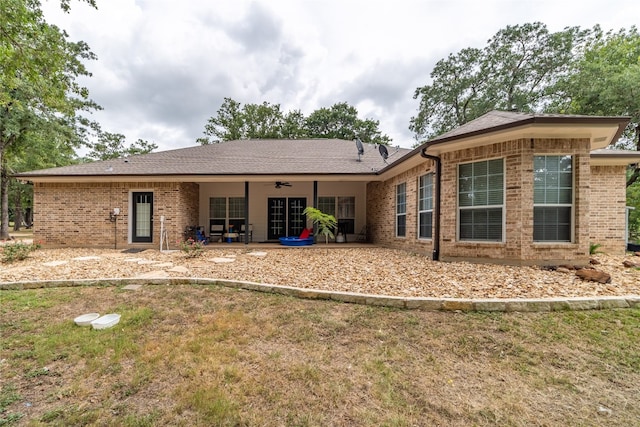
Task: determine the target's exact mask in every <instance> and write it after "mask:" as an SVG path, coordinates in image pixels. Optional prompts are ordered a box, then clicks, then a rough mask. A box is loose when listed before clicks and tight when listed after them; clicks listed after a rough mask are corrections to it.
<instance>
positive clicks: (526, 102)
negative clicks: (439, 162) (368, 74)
mask: <svg viewBox="0 0 640 427" xmlns="http://www.w3.org/2000/svg"><path fill="white" fill-rule="evenodd" d="M582 35H583V32H581V31H580V30H579V29H578V28H567V29H565V30H563V31H560V32H557V33H550V32H549V31H548V29H547V27H546V25H544V24H542V23H539V22H536V23H532V24H523V25H515V26H507V27H506V28H504V29H502V30H500V31H498V32H497V33H496V34H495V35H494V36H493V37H492V38H491V39H489V41H488V45H487V46H486V47H484V48H483V49H478V48H467V49H463V50H461V51H460V52H458V53H456V54H451V55H449V57H448V58H447V59H442V60H440V61H438V63H437V64H436V65H435V67H434V69H433V71H432V72H431V78H432V80H433V83H432V84H430V85H426V86H423V87H419V88H417V89H416V91H415V93H414V99H420V106H419V108H418V115H417V116H416V117H412V118H411V122H410V126H409V128H410V129H411V130H412V131H413V132H414V133H415V137H416V140H418V141H420V140H422V139H425V138H430V137H433V136H436V135H440V134H442V133H444V132H447V131H449V130H451V129H453V128H454V127H456V126H460V125H462V124H464V123H466V122H468V121H471V120H473V119H475V118H477V117H479V116H481V115H483V114H485V113H487V112H488V111H491V110H494V109H501V110H513V109H515V110H518V111H537V110H541V109H543V108H544V106H545V105H546V103H548V102H549V99H552V95H553V94H552V93H550V92H549V88H550V87H552V85H553V84H554V82H555V81H556V79H557V78H558V76H560V75H562V74H564V73H567V72H568V71H569V70H570V68H571V64H572V63H573V58H574V57H573V53H574V49H575V45H576V43H577V42H579V41H580V40H581V37H582Z"/></svg>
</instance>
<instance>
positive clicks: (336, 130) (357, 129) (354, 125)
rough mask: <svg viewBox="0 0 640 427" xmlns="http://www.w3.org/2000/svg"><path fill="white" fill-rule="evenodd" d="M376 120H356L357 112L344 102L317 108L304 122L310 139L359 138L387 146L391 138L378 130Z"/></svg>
mask: <svg viewBox="0 0 640 427" xmlns="http://www.w3.org/2000/svg"><path fill="white" fill-rule="evenodd" d="M378 125H379V122H378V121H377V120H372V119H365V120H362V119H360V118H358V110H357V109H356V108H355V107H352V106H351V105H349V104H347V103H346V102H339V103H337V104H334V105H333V106H331V107H330V108H319V109H317V110H315V111H314V112H312V113H311V114H310V115H309V117H307V119H306V121H305V127H306V129H307V133H308V135H309V137H311V138H338V139H347V140H353V139H356V138H358V137H359V138H360V139H361V140H363V141H366V142H369V143H372V144H389V142H391V138H390V137H388V136H387V135H383V134H382V132H380V130H379V129H378Z"/></svg>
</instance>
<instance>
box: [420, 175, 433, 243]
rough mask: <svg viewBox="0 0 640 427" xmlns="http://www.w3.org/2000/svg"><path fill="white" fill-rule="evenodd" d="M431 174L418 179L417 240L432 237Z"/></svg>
mask: <svg viewBox="0 0 640 427" xmlns="http://www.w3.org/2000/svg"><path fill="white" fill-rule="evenodd" d="M433 176H434V174H433V173H428V174H426V175H422V176H421V177H420V178H419V179H418V238H420V239H431V238H432V237H433Z"/></svg>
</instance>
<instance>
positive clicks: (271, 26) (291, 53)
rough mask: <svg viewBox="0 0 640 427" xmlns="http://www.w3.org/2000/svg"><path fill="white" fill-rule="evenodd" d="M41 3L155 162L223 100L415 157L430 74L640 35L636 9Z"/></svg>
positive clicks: (284, 1)
mask: <svg viewBox="0 0 640 427" xmlns="http://www.w3.org/2000/svg"><path fill="white" fill-rule="evenodd" d="M97 2H98V6H99V9H98V10H95V9H92V8H90V7H88V6H86V5H84V4H82V3H78V2H72V10H71V13H70V14H68V15H65V14H63V13H61V12H60V11H59V7H58V4H59V2H58V1H57V0H48V1H44V2H43V3H44V5H43V7H44V10H45V16H46V19H47V20H48V22H50V23H55V24H57V25H59V26H60V27H61V28H63V29H65V30H67V32H68V33H69V35H70V37H71V39H72V40H76V41H77V40H84V41H85V42H87V43H88V44H89V46H90V47H91V49H92V51H93V52H94V53H95V54H97V56H98V60H97V61H93V62H91V63H89V64H88V67H89V69H90V71H91V72H92V73H93V77H91V78H90V79H88V80H86V81H83V83H84V84H85V85H86V86H87V87H88V88H89V90H90V93H91V98H92V99H93V100H94V101H96V102H97V103H98V104H100V105H101V106H102V107H103V108H104V110H103V111H100V112H96V113H94V114H93V116H94V118H95V119H96V120H98V121H99V122H100V123H101V125H102V127H103V129H104V130H107V131H110V132H115V133H122V134H124V135H126V137H127V141H129V142H133V141H135V140H136V139H138V138H142V139H145V140H148V141H151V142H155V143H156V144H157V145H158V146H159V150H167V149H172V148H180V147H186V146H192V145H195V144H196V142H195V140H196V138H198V137H200V136H202V134H203V130H204V125H205V123H206V122H207V119H208V118H209V117H211V116H215V115H216V112H217V111H218V109H219V108H220V105H221V104H222V102H223V99H224V98H225V97H230V98H233V99H234V100H236V101H239V102H240V103H242V104H247V103H262V102H264V101H266V102H269V103H272V104H280V105H281V107H282V110H284V111H290V110H294V109H299V110H301V111H302V112H303V113H304V114H305V115H308V114H309V113H311V112H312V111H314V110H316V109H318V108H321V107H330V106H332V105H333V104H335V103H337V102H347V103H349V104H350V105H353V106H355V107H356V108H357V109H358V112H359V114H360V117H361V118H371V119H375V120H379V121H380V129H381V130H382V132H383V133H386V134H388V135H389V136H391V137H392V138H393V144H394V145H400V146H402V147H411V146H412V145H413V143H414V140H413V135H412V134H411V132H410V131H409V130H408V126H409V120H410V118H411V117H412V116H414V115H415V114H416V111H417V107H418V101H417V100H414V99H413V93H414V91H415V89H416V88H417V87H419V86H423V85H425V84H429V83H430V79H429V74H430V72H431V70H432V69H433V66H434V64H435V63H436V62H437V61H438V60H440V59H442V58H444V57H446V56H448V55H449V54H450V53H455V52H458V51H459V50H460V49H463V48H465V47H478V48H482V47H484V46H485V45H486V42H487V40H488V39H489V38H490V37H492V36H493V35H494V34H495V33H496V32H497V31H498V30H500V29H502V28H505V27H506V26H507V25H516V24H524V23H527V22H535V21H539V22H543V23H545V24H546V25H547V27H548V29H549V30H550V31H559V30H562V29H563V28H565V27H567V26H580V27H583V28H590V27H592V26H593V25H595V24H600V25H601V26H602V28H603V29H605V30H608V29H615V30H618V29H620V28H630V27H631V26H632V25H634V24H635V23H636V21H637V18H638V12H640V6H638V3H637V0H606V1H605V0H597V1H596V0H579V1H574V0H421V1H419V0H386V1H376V0H368V1H365V0H270V1H267V0H254V1H244V0H220V1H218V0H216V1H213V0H97Z"/></svg>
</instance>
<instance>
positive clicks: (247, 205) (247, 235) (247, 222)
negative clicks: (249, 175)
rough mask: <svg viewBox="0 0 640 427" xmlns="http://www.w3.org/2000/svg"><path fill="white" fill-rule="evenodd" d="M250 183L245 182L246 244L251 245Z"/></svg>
mask: <svg viewBox="0 0 640 427" xmlns="http://www.w3.org/2000/svg"><path fill="white" fill-rule="evenodd" d="M249 233H250V230H249V181H245V182H244V244H245V245H248V244H249Z"/></svg>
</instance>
